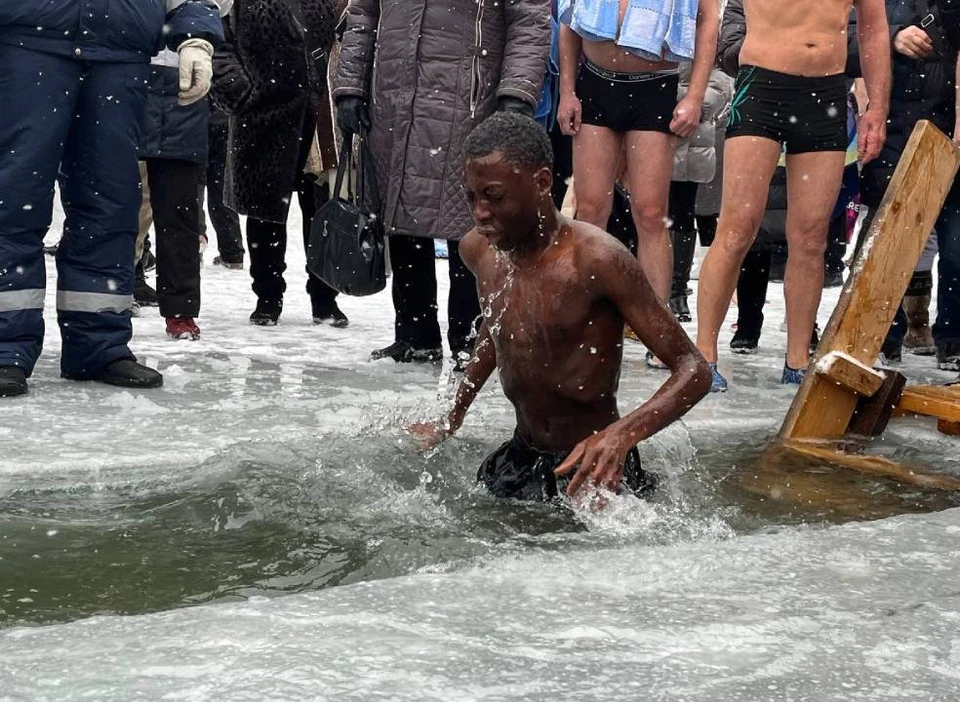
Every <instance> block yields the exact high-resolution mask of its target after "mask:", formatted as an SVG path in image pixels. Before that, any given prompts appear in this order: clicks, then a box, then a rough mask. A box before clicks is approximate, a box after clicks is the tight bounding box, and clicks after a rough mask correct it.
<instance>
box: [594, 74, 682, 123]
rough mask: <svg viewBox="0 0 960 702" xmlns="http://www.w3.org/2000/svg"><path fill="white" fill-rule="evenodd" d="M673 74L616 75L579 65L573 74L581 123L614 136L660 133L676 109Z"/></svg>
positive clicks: (676, 77) (676, 80)
mask: <svg viewBox="0 0 960 702" xmlns="http://www.w3.org/2000/svg"><path fill="white" fill-rule="evenodd" d="M679 85H680V75H679V74H678V73H677V71H675V70H673V71H666V72H654V73H617V72H615V71H608V70H606V69H604V68H600V67H599V66H597V65H596V64H594V63H591V62H590V61H583V62H582V63H581V64H580V70H579V72H578V73H577V97H578V98H580V105H581V108H582V110H583V113H582V117H581V121H582V122H583V123H584V124H590V125H593V126H595V127H606V128H607V129H612V130H613V131H615V132H618V133H621V134H622V133H625V132H664V133H666V134H670V122H671V121H672V120H673V111H674V109H675V108H676V107H677V89H678V87H679Z"/></svg>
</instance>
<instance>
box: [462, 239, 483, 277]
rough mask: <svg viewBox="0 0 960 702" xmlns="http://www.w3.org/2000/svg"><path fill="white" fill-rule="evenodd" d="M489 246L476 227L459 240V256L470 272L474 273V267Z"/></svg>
mask: <svg viewBox="0 0 960 702" xmlns="http://www.w3.org/2000/svg"><path fill="white" fill-rule="evenodd" d="M489 248H490V242H488V241H487V240H486V238H484V236H483V235H482V234H480V233H479V232H478V231H477V230H476V229H471V230H470V231H469V232H467V234H466V236H464V237H463V239H461V240H460V258H461V259H462V260H463V263H464V264H465V265H466V266H467V268H469V269H470V272H471V273H474V274H476V272H477V271H476V267H477V265H478V264H479V263H480V259H481V258H482V257H483V254H484V252H485V251H487V249H489Z"/></svg>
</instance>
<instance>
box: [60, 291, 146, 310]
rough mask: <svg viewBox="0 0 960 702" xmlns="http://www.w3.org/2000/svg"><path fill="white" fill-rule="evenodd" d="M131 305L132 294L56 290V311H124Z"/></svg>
mask: <svg viewBox="0 0 960 702" xmlns="http://www.w3.org/2000/svg"><path fill="white" fill-rule="evenodd" d="M131 307H133V295H110V294H109V293H82V292H71V291H69V290H58V291H57V311H58V312H94V313H97V312H115V313H117V314H119V313H121V312H126V311H127V310H129V309H130V308H131Z"/></svg>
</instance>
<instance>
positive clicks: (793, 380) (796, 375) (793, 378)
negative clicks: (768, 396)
mask: <svg viewBox="0 0 960 702" xmlns="http://www.w3.org/2000/svg"><path fill="white" fill-rule="evenodd" d="M806 375H807V369H806V368H791V367H790V366H788V365H787V364H786V363H784V364H783V375H781V376H780V384H781V385H802V384H803V379H804V378H805V377H806Z"/></svg>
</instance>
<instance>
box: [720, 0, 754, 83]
mask: <svg viewBox="0 0 960 702" xmlns="http://www.w3.org/2000/svg"><path fill="white" fill-rule="evenodd" d="M746 35H747V20H746V17H745V16H744V14H743V0H729V2H728V3H727V9H726V10H724V12H723V23H722V24H721V25H720V39H719V40H718V41H717V64H718V65H719V66H720V68H721V69H722V70H723V72H724V73H726V74H727V75H731V76H736V75H737V71H739V70H740V48H741V47H742V46H743V39H744V37H745V36H746Z"/></svg>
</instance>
